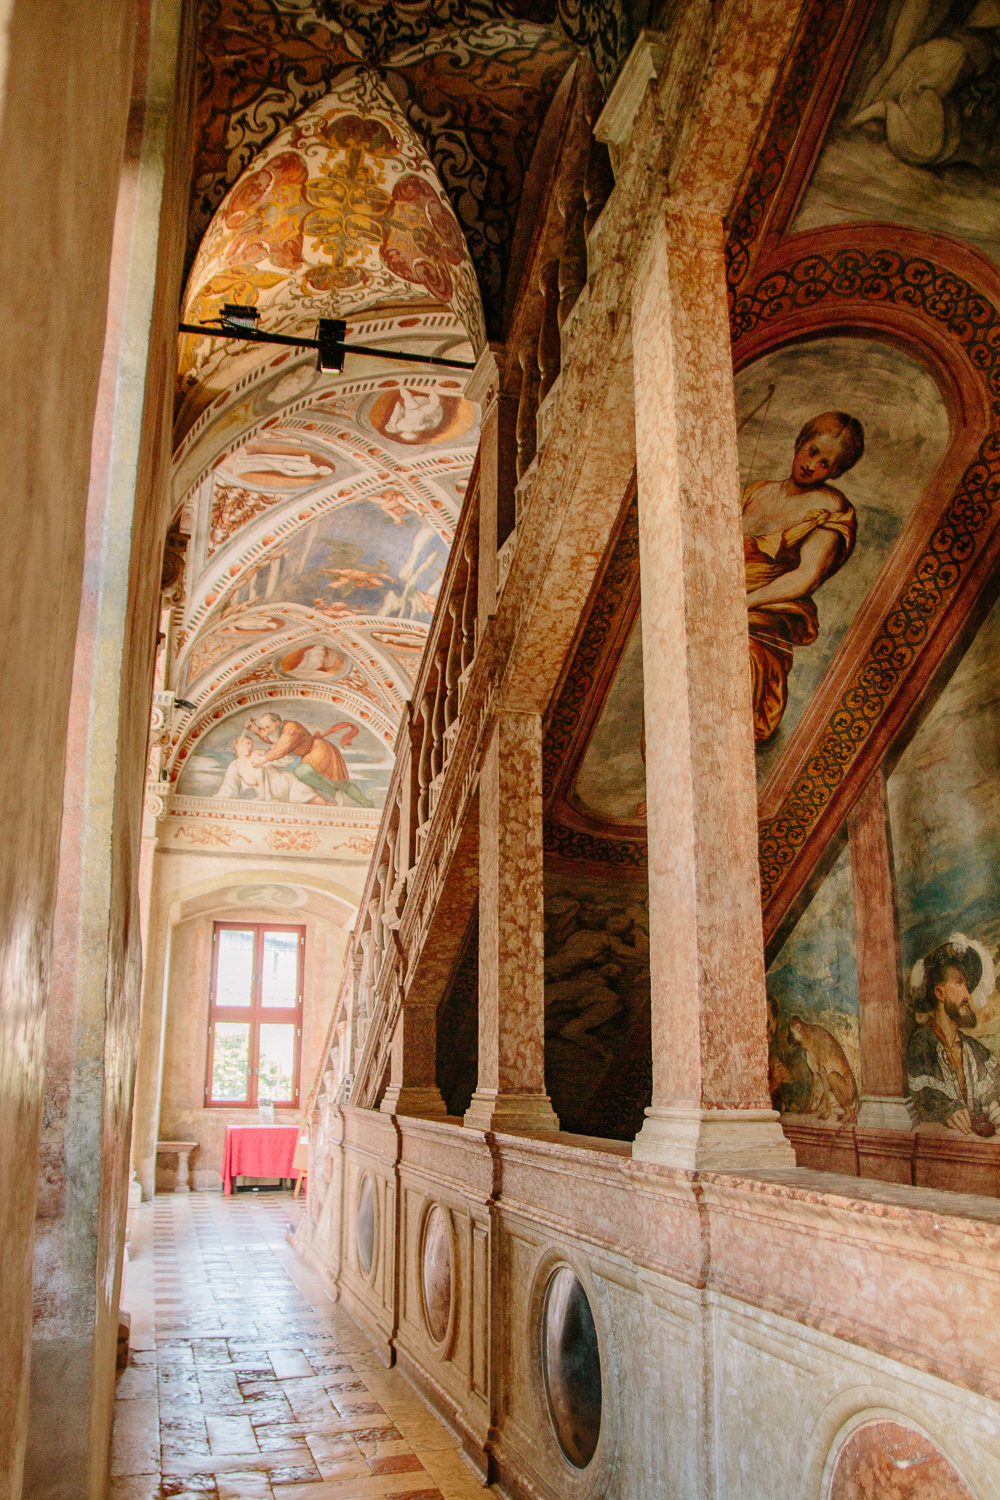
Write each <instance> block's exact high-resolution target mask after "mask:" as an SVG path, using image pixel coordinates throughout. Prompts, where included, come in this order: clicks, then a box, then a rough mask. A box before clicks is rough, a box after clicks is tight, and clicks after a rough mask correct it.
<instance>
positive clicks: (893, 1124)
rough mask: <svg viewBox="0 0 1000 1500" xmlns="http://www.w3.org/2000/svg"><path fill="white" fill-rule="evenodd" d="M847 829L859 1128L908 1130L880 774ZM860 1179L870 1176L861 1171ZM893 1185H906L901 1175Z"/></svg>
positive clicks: (892, 890) (892, 884)
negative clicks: (854, 947) (855, 968)
mask: <svg viewBox="0 0 1000 1500" xmlns="http://www.w3.org/2000/svg"><path fill="white" fill-rule="evenodd" d="M847 826H848V830H849V833H850V841H851V882H852V886H853V890H854V934H855V943H856V945H857V958H858V1000H859V1004H860V1021H861V1079H860V1083H861V1109H860V1111H859V1114H858V1127H859V1129H861V1130H866V1129H867V1130H906V1131H909V1130H911V1129H912V1121H911V1119H910V1113H909V1110H908V1109H907V1107H906V1060H905V1054H906V1047H905V1043H904V1040H903V1002H902V994H903V978H902V967H901V959H900V951H899V917H898V914H897V910H896V878H895V870H894V867H893V861H892V834H891V831H890V828H889V805H888V800H887V797H886V786H885V777H884V776H883V774H882V772H881V770H878V771H876V773H875V775H874V776H873V777H872V779H871V780H870V781H869V783H868V785H867V786H866V787H865V789H864V791H863V792H862V793H861V796H860V797H859V798H858V800H857V802H856V803H855V804H854V806H853V807H852V809H851V812H850V814H849V816H848V820H847ZM865 1175H866V1176H867V1175H869V1174H868V1173H867V1171H866V1173H865ZM879 1175H880V1176H881V1175H882V1173H879ZM894 1180H896V1179H895V1177H894ZM899 1180H901V1181H905V1182H909V1180H910V1178H909V1175H908V1173H907V1175H904V1176H903V1177H902V1178H900V1179H899Z"/></svg>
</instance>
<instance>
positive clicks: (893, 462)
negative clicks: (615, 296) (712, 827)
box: [736, 338, 948, 781]
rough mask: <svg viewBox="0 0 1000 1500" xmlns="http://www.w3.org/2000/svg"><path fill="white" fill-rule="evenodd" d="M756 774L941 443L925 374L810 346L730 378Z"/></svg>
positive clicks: (833, 341) (942, 428)
mask: <svg viewBox="0 0 1000 1500" xmlns="http://www.w3.org/2000/svg"><path fill="white" fill-rule="evenodd" d="M736 396H737V413H738V416H739V418H740V424H739V425H740V438H739V454H740V475H741V481H742V484H743V533H744V557H745V563H746V579H747V610H748V620H749V627H750V656H751V680H752V684H753V711H754V735H755V739H756V741H757V745H758V750H757V773H758V779H759V780H761V781H762V780H763V779H764V777H765V776H766V775H767V773H768V772H769V771H770V770H771V768H772V766H773V765H774V764H775V762H776V761H777V759H778V757H779V756H780V754H781V751H782V750H783V749H784V747H785V745H786V744H787V743H788V739H789V737H790V735H791V733H792V731H793V730H794V728H795V726H796V724H797V723H798V722H799V720H800V719H801V717H802V714H803V712H804V711H805V709H806V706H807V704H808V702H809V699H810V698H811V697H812V695H813V693H814V692H815V690H816V688H817V686H818V685H819V683H820V681H821V679H822V677H823V675H824V673H825V671H826V669H827V666H828V665H829V663H830V660H831V658H832V656H833V654H834V652H835V651H836V649H837V647H838V646H839V645H840V643H841V641H842V640H843V638H844V635H845V634H846V632H847V629H848V627H849V625H850V623H851V620H852V619H853V618H854V615H855V614H856V612H857V609H858V607H859V605H860V604H861V602H862V600H863V599H864V597H865V595H866V594H867V592H868V590H869V588H870V587H871V585H872V583H873V582H874V580H875V578H876V576H877V574H878V572H879V569H880V568H881V566H882V564H883V562H884V561H885V559H886V556H887V554H888V552H889V549H890V547H891V546H892V543H893V542H894V541H895V539H896V537H897V536H898V535H899V533H900V532H901V530H902V529H903V526H904V524H905V522H906V519H907V517H908V516H909V514H910V513H911V511H912V510H913V508H914V505H915V504H916V502H917V501H918V500H919V498H920V495H921V493H922V491H923V490H924V488H925V486H926V485H927V483H928V481H929V479H930V477H931V475H932V473H933V471H934V468H935V466H936V464H937V463H938V461H939V459H940V458H941V456H942V454H943V452H944V450H945V447H946V444H947V442H948V421H947V416H946V412H945V408H944V403H943V401H942V399H941V395H940V393H939V391H938V389H937V386H936V385H935V384H934V382H933V380H932V379H931V377H930V376H929V375H928V374H926V372H925V371H924V370H923V369H921V368H920V366H919V365H917V364H916V363H915V362H914V361H913V360H911V359H909V358H908V357H907V356H906V355H904V354H902V353H900V352H899V351H898V350H896V349H892V348H890V347H888V346H887V345H884V344H879V343H875V342H873V341H871V340H861V339H850V338H826V339H818V340H816V341H814V342H811V343H807V344H797V345H794V346H792V347H790V348H786V349H781V350H778V351H776V352H774V353H771V354H767V355H765V356H764V357H763V358H761V359H759V360H757V361H756V362H755V363H754V364H752V365H750V366H749V367H748V368H747V369H745V370H743V371H742V372H741V373H740V374H739V375H738V377H737V381H736Z"/></svg>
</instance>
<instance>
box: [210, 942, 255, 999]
mask: <svg viewBox="0 0 1000 1500" xmlns="http://www.w3.org/2000/svg"><path fill="white" fill-rule="evenodd" d="M216 936H217V938H218V940H219V974H218V980H217V982H216V987H215V1003H216V1005H249V1004H250V1003H251V1000H252V985H253V928H252V927H251V929H250V930H249V932H241V931H239V930H234V929H233V928H231V927H220V928H219V929H218V931H217V933H216Z"/></svg>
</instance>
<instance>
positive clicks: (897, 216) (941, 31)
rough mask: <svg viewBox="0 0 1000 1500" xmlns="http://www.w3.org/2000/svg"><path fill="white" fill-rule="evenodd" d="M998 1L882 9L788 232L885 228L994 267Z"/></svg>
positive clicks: (998, 173)
mask: <svg viewBox="0 0 1000 1500" xmlns="http://www.w3.org/2000/svg"><path fill="white" fill-rule="evenodd" d="M998 125H1000V0H881V3H880V4H879V5H878V7H877V8H876V11H875V14H874V16H873V18H872V22H871V24H870V25H869V27H868V31H867V34H866V36H865V39H864V42H863V43H862V46H861V49H860V51H859V53H858V57H857V59H856V61H855V64H854V67H853V69H852V71H851V75H850V77H849V79H848V81H847V85H846V87H845V89H844V91H843V93H842V95H841V98H840V102H839V104H838V107H837V110H836V112H835V115H834V119H833V123H832V124H831V126H830V129H829V131H828V133H827V137H826V142H825V145H824V148H823V151H822V153H821V155H820V158H819V162H818V163H817V166H816V170H815V171H814V173H813V176H812V181H811V182H810V185H809V189H808V191H807V192H806V194H805V197H804V199H803V202H802V207H801V208H800V210H799V213H798V216H797V217H796V220H795V223H794V226H793V227H794V228H795V229H796V230H801V229H818V228H821V227H823V226H826V225H830V224H840V223H856V222H857V221H858V220H866V219H867V220H879V221H886V220H891V221H892V222H894V223H897V224H906V225H910V226H912V227H913V228H915V229H923V230H929V231H931V232H933V233H938V234H948V235H953V236H956V237H958V238H960V239H963V240H965V241H966V242H967V243H969V244H971V245H973V246H975V248H976V249H977V250H979V251H981V252H982V253H983V254H984V255H986V256H988V257H989V258H990V259H992V260H993V261H994V262H997V261H1000V254H998V249H997V247H998V245H1000V130H998Z"/></svg>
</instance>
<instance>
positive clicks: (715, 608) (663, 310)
mask: <svg viewBox="0 0 1000 1500" xmlns="http://www.w3.org/2000/svg"><path fill="white" fill-rule="evenodd" d="M638 285H639V292H638V295H637V299H636V302H635V305H634V312H633V349H634V359H635V385H636V401H635V411H636V448H637V454H636V459H637V471H638V488H639V545H640V567H641V577H642V638H643V669H644V677H645V717H646V754H647V759H646V778H647V804H648V808H649V902H650V909H649V917H650V970H651V989H652V1039H653V1101H652V1107H651V1108H650V1109H649V1110H647V1112H646V1113H647V1120H646V1123H645V1125H644V1126H643V1128H642V1130H641V1131H640V1133H639V1135H638V1137H637V1138H636V1141H635V1144H634V1148H633V1149H634V1154H635V1155H636V1156H637V1157H640V1158H642V1159H644V1160H650V1161H659V1162H663V1163H665V1164H669V1165H671V1166H674V1167H679V1168H683V1169H685V1170H689V1171H691V1170H697V1169H700V1168H706V1169H708V1168H727V1167H733V1168H740V1169H749V1168H755V1167H775V1166H788V1167H791V1166H794V1165H795V1159H794V1153H793V1152H792V1149H791V1147H790V1146H789V1145H788V1142H787V1141H786V1140H785V1137H784V1135H783V1133H782V1130H781V1126H780V1124H779V1121H778V1116H777V1113H776V1112H775V1111H773V1110H772V1109H771V1106H770V1098H769V1095H768V1087H767V1028H766V1020H765V992H764V953H763V938H762V932H761V913H760V888H759V880H758V873H757V817H756V813H757V788H756V778H755V768H754V742H753V726H752V717H751V704H750V669H749V663H748V645H747V620H746V602H745V594H746V588H745V580H744V566H743V548H742V536H741V526H740V488H739V467H738V462H737V450H736V418H735V411H734V404H733V390H732V379H733V375H732V355H731V351H730V342H729V326H728V317H727V307H726V285H725V275H724V259H723V230H722V220H721V218H720V217H718V216H717V215H714V214H711V213H708V212H705V211H704V210H703V209H700V208H698V207H696V206H693V205H689V206H686V207H685V206H677V207H675V206H674V205H673V204H671V206H670V207H669V209H665V210H664V216H663V220H662V222H661V223H660V224H659V226H658V227H657V229H656V231H655V233H654V237H653V241H652V244H651V246H650V250H649V252H648V255H647V260H646V263H645V266H644V268H643V271H642V273H641V275H640V278H639V282H638Z"/></svg>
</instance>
